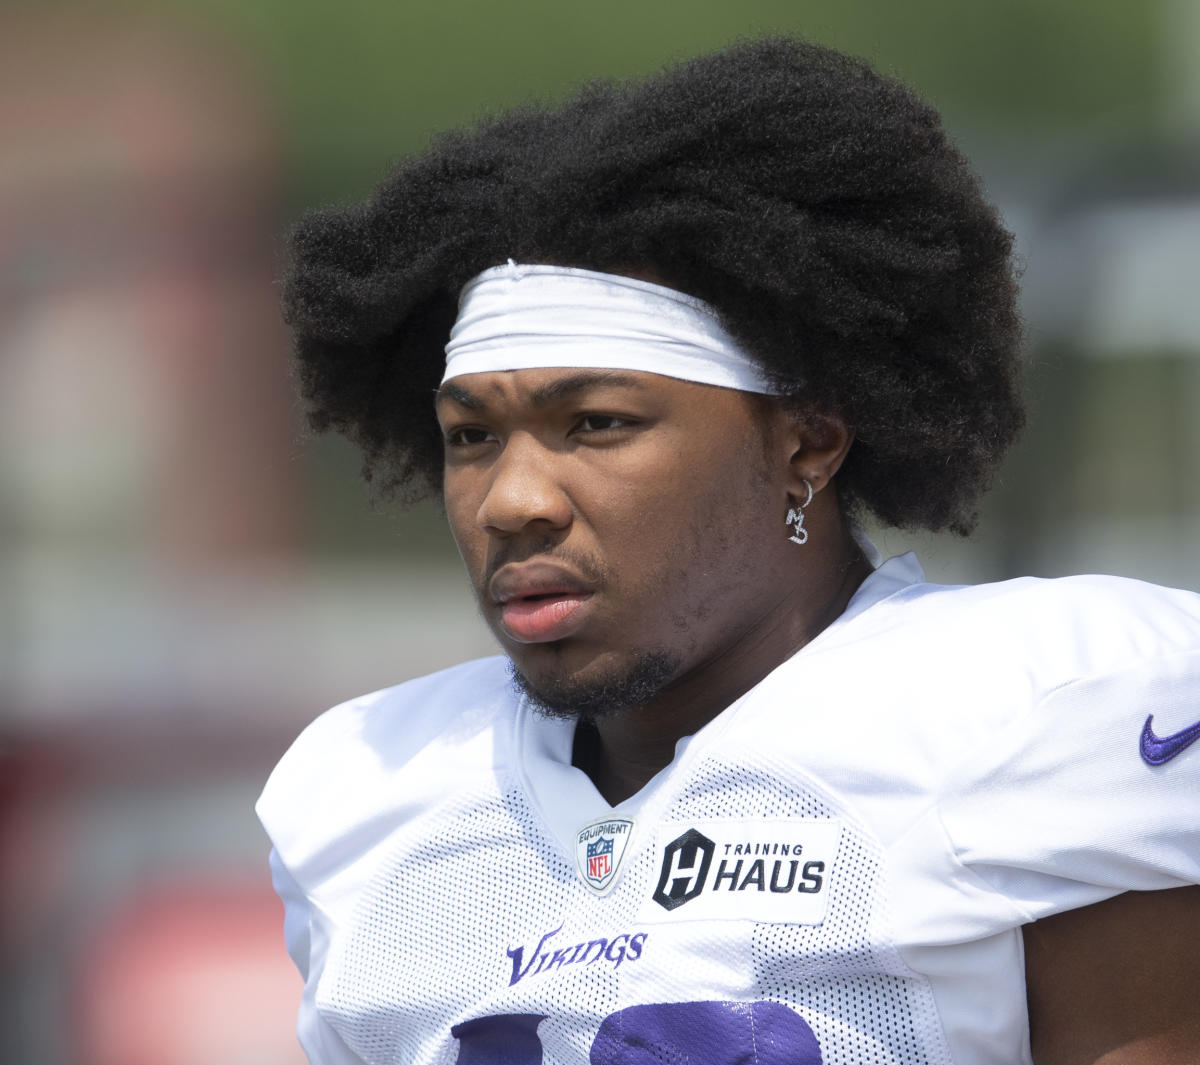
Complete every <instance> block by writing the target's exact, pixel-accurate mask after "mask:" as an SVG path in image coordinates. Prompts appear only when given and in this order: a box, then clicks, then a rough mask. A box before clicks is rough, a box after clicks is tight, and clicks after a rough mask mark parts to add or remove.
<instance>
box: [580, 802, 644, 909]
mask: <svg viewBox="0 0 1200 1065" xmlns="http://www.w3.org/2000/svg"><path fill="white" fill-rule="evenodd" d="M632 835H633V821H631V820H630V819H629V818H628V817H602V818H600V819H599V820H596V821H589V822H588V823H587V824H586V825H584V826H583V827H582V828H580V829H579V831H578V832H576V833H575V870H576V873H577V874H578V876H579V882H580V883H581V884H583V885H584V887H586V888H587V889H588V891H590V892H592V893H593V894H596V895H604V894H607V893H608V892H609V891H611V890H612V888H613V887H614V885H615V884H616V883H617V879H618V877H619V876H620V875H621V860H622V859H623V858H624V857H625V851H626V849H627V848H628V846H629V840H630V838H631V837H632Z"/></svg>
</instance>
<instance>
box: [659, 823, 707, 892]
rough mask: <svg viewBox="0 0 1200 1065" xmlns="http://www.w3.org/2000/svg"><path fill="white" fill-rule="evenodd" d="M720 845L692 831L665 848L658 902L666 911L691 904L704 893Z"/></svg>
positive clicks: (689, 830) (692, 829)
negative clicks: (714, 853)
mask: <svg viewBox="0 0 1200 1065" xmlns="http://www.w3.org/2000/svg"><path fill="white" fill-rule="evenodd" d="M714 850H716V844H715V843H713V841H712V840H711V839H709V838H708V837H707V836H702V835H700V833H699V832H697V831H696V830H695V829H694V828H689V829H688V830H687V831H686V832H685V833H684V834H683V835H682V836H680V837H679V838H678V839H673V840H672V841H671V842H670V843H668V844H667V845H666V847H664V848H663V864H662V873H661V875H660V876H659V878H658V889H657V890H656V891H655V892H654V901H655V902H657V903H658V904H659V905H660V906H661V907H662V908H663V909H664V910H673V909H675V907H676V906H682V905H683V904H684V903H685V902H690V901H691V900H692V899H694V898H695V897H696V896H697V895H699V894H700V892H701V891H703V890H704V881H705V880H706V879H707V878H708V867H709V866H710V865H711V864H712V856H713V851H714Z"/></svg>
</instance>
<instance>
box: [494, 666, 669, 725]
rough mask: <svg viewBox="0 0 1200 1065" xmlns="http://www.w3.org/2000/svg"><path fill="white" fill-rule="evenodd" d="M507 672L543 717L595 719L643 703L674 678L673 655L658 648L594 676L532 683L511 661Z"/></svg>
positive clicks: (553, 678) (550, 679)
mask: <svg viewBox="0 0 1200 1065" xmlns="http://www.w3.org/2000/svg"><path fill="white" fill-rule="evenodd" d="M508 665H509V673H510V675H511V677H512V682H513V685H514V686H515V687H516V689H517V691H518V692H519V693H520V694H521V695H523V696H525V698H526V699H528V700H529V703H530V705H531V706H532V707H533V709H534V710H536V711H537V712H538V713H539V714H542V715H543V716H545V717H552V718H560V719H561V718H566V719H569V720H579V721H598V720H599V719H601V718H604V717H609V716H611V715H613V714H619V713H622V712H624V711H626V710H632V709H634V708H635V707H638V706H643V705H644V704H646V703H648V702H650V700H651V699H653V698H654V697H655V696H657V695H658V694H659V693H660V692H661V691H662V690H663V689H664V688H665V687H666V686H667V685H668V684H670V683H671V681H672V680H673V679H674V678H675V675H676V671H677V670H678V668H679V661H678V657H677V656H672V655H669V654H667V653H665V652H662V651H657V652H650V653H647V654H642V655H639V656H638V658H637V660H636V661H635V662H634V663H633V665H631V666H630V667H629V668H628V669H627V670H626V671H625V672H624V673H622V674H619V675H611V676H607V677H601V678H599V679H595V680H588V681H582V680H575V679H574V678H572V677H569V676H566V677H551V678H549V679H548V680H542V681H539V682H538V683H537V684H536V685H535V684H534V682H533V681H531V680H530V679H529V678H528V677H526V676H525V674H523V673H522V672H521V671H520V670H519V669H518V668H517V667H516V664H515V663H514V662H512V661H511V660H510V661H509V664H508Z"/></svg>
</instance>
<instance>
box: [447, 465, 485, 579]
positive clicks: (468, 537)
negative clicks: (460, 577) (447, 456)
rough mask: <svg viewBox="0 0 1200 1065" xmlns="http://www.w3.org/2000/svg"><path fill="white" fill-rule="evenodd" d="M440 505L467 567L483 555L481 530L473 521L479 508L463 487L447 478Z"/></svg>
mask: <svg viewBox="0 0 1200 1065" xmlns="http://www.w3.org/2000/svg"><path fill="white" fill-rule="evenodd" d="M442 505H443V506H444V507H445V509H446V523H447V524H448V525H449V526H450V534H451V535H452V536H453V537H454V542H455V543H456V544H458V553H459V554H460V555H462V558H463V561H464V562H466V563H467V565H468V567H469V568H470V567H471V564H472V562H473V561H474V560H476V559H478V558H479V557H480V556H481V555H482V553H483V546H482V541H483V540H484V534H483V530H481V529H480V528H479V526H478V523H477V522H476V520H475V516H476V514H478V512H479V506H478V504H477V503H475V502H473V501H472V499H471V498H470V496H469V494H468V493H467V492H466V491H465V486H463V485H462V484H461V483H455V481H454V480H452V479H451V478H450V477H449V476H447V478H446V481H445V488H444V491H443V495H442Z"/></svg>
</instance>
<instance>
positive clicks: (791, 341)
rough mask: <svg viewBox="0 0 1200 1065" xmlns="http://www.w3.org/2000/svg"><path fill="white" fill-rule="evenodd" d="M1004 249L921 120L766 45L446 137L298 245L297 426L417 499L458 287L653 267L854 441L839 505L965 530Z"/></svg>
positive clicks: (973, 185)
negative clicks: (302, 405)
mask: <svg viewBox="0 0 1200 1065" xmlns="http://www.w3.org/2000/svg"><path fill="white" fill-rule="evenodd" d="M1011 243H1012V241H1011V237H1010V235H1009V234H1008V233H1007V232H1006V230H1005V229H1004V228H1003V226H1002V225H1001V224H1000V221H999V219H998V216H997V213H996V211H995V209H994V208H993V207H992V206H991V205H990V204H989V203H988V202H987V201H986V200H985V199H984V198H983V196H982V193H981V190H980V186H979V182H978V180H977V178H976V177H975V175H974V174H973V173H972V171H971V170H970V168H969V167H968V165H967V163H966V161H965V160H964V158H963V157H962V155H961V154H960V153H959V152H958V150H957V149H956V148H955V147H954V146H953V145H952V144H951V143H950V142H949V140H948V139H947V137H946V134H945V132H944V130H943V129H942V126H941V122H940V119H939V117H938V115H937V113H936V112H935V111H934V110H933V109H932V108H931V107H929V106H928V105H927V104H925V103H924V102H923V101H921V100H920V99H918V98H917V97H916V96H915V95H914V94H913V93H912V92H911V91H910V90H908V89H907V88H905V87H904V86H902V85H900V84H899V83H897V82H895V81H893V80H891V79H889V78H886V77H883V76H881V75H880V74H878V73H876V72H875V71H874V70H872V69H871V68H870V67H869V66H868V65H867V64H866V63H864V62H862V61H860V60H857V59H853V58H850V57H848V56H845V55H842V54H840V53H838V52H835V51H832V50H830V49H827V48H823V47H820V46H817V45H814V44H810V43H805V42H802V41H797V40H793V39H788V38H768V39H763V40H755V41H749V42H743V43H739V44H736V45H734V46H732V47H730V48H728V49H726V50H723V51H720V52H717V53H714V54H712V55H708V56H703V57H700V58H697V59H693V60H690V61H688V62H686V63H683V64H681V65H679V66H677V67H674V68H671V69H668V70H666V71H665V72H663V73H661V74H658V75H657V76H654V77H651V78H648V79H645V80H641V81H632V82H628V83H620V84H609V83H602V84H593V85H589V86H588V87H586V88H585V89H583V90H582V91H581V92H579V93H578V94H577V95H576V96H574V97H573V98H571V99H570V100H568V101H567V102H565V103H563V104H560V105H557V106H553V107H541V106H530V107H526V108H521V109H517V110H514V111H510V112H507V113H504V114H501V115H500V116H498V117H493V118H490V119H488V120H486V121H484V122H483V123H481V124H480V125H478V126H477V127H475V128H472V129H469V130H467V131H459V132H453V133H449V134H445V135H442V136H440V137H438V138H437V139H436V140H435V141H434V143H433V144H432V145H431V147H430V148H429V149H428V150H427V151H426V152H424V153H423V154H421V155H419V156H416V157H414V158H411V159H409V160H407V161H405V162H403V163H402V164H401V165H400V166H399V167H398V168H397V169H396V170H395V172H394V173H393V174H392V175H391V176H390V177H389V178H388V179H387V180H386V181H384V183H383V184H382V185H381V186H380V187H379V188H378V190H377V191H376V192H375V194H374V196H373V197H372V198H371V199H369V200H368V201H366V202H365V203H362V204H357V205H353V206H349V207H340V208H331V209H327V210H323V211H318V212H314V213H312V214H311V215H309V216H308V217H307V218H306V219H305V220H304V221H302V222H301V224H300V225H299V226H298V227H297V228H296V229H295V230H294V232H293V235H292V238H291V265H290V269H289V273H288V276H287V279H286V286H285V315H286V318H287V320H288V322H289V323H290V324H291V326H292V327H293V329H294V331H295V337H296V350H297V355H298V360H299V379H300V384H301V390H302V392H303V394H304V397H305V399H306V401H307V403H308V404H309V412H310V413H309V416H310V421H311V424H312V425H313V427H314V428H316V429H318V430H325V429H336V430H339V431H341V432H343V433H345V434H347V435H348V436H349V437H350V438H351V439H353V440H354V441H356V442H357V443H358V444H359V445H360V446H361V447H362V449H363V451H364V453H365V457H366V466H365V471H366V474H367V476H368V477H371V476H372V475H374V476H375V478H376V481H377V483H381V484H382V485H383V486H384V487H385V488H387V489H390V490H393V491H399V492H400V493H401V494H403V495H405V496H406V497H408V498H414V497H418V496H420V495H423V494H426V493H428V492H435V493H436V492H438V491H440V484H441V469H442V454H441V449H442V445H441V438H440V435H439V432H438V428H437V423H436V421H435V419H434V416H433V404H432V394H433V392H434V390H435V389H436V388H437V385H438V382H439V380H440V377H441V372H442V364H443V346H444V344H445V342H446V339H447V337H448V335H449V331H450V327H451V324H452V323H453V321H454V316H455V310H456V302H457V295H458V291H459V289H460V288H461V287H462V285H463V284H464V283H465V282H466V281H467V280H469V279H470V278H471V277H473V276H474V275H475V274H477V273H479V272H480V271H481V270H484V269H486V268H488V267H490V266H496V265H499V264H501V263H503V262H505V261H506V260H507V259H509V258H513V259H515V260H517V261H518V262H525V263H555V264H559V265H569V266H580V267H587V268H591V269H596V270H607V271H611V272H615V273H620V272H622V271H623V270H624V271H629V272H633V271H651V272H652V273H653V274H654V275H655V276H657V277H659V278H661V279H663V280H665V281H666V283H668V284H670V285H672V286H674V287H676V288H678V289H680V290H682V291H684V292H687V293H690V294H691V295H693V296H698V297H700V298H701V299H704V300H706V301H708V302H709V303H711V304H712V305H713V306H714V307H715V308H716V309H717V311H718V312H719V314H720V315H721V317H722V320H723V322H724V324H725V326H726V328H727V329H728V330H729V331H730V332H731V333H732V334H733V335H734V336H735V337H737V338H738V339H739V340H740V342H741V343H742V344H743V345H744V346H745V349H746V350H747V351H748V352H749V353H750V355H751V356H752V357H753V358H755V359H756V360H757V361H758V362H759V363H761V365H762V366H763V367H764V368H765V370H766V372H767V373H768V375H769V376H770V378H771V379H772V381H773V382H774V383H775V385H776V386H777V387H778V388H779V389H780V390H781V391H782V392H783V393H784V394H785V395H787V396H788V397H791V398H792V400H793V401H794V402H795V403H796V404H797V405H798V406H800V407H801V408H807V409H811V410H817V411H822V412H826V413H835V414H837V415H839V416H841V417H843V418H845V419H846V420H847V422H848V423H849V424H850V425H851V426H852V427H853V428H854V430H855V433H856V437H855V442H854V445H853V447H852V448H851V450H850V453H849V455H848V456H847V459H846V462H845V464H844V465H843V467H842V469H841V471H840V472H839V474H838V477H837V486H838V490H839V493H840V495H841V498H842V499H843V500H844V501H845V502H846V503H847V504H848V505H849V506H851V507H855V508H865V509H866V510H868V511H870V512H872V513H873V514H874V515H875V516H876V517H877V518H878V519H879V520H881V521H882V522H884V523H886V524H892V525H901V526H907V527H925V528H929V529H943V528H950V529H953V530H955V531H957V532H960V533H965V532H967V531H969V529H970V527H971V526H972V524H973V522H974V517H975V515H974V507H975V502H976V500H977V498H978V496H979V494H980V493H981V491H982V490H983V489H984V488H985V487H986V483H987V480H988V478H989V476H990V475H991V473H992V472H993V471H994V469H995V467H996V465H997V463H998V462H999V460H1000V458H1001V456H1002V455H1003V453H1004V451H1005V449H1006V448H1007V447H1008V445H1009V444H1010V443H1011V442H1012V441H1013V439H1014V438H1015V436H1016V435H1017V433H1018V431H1019V429H1020V427H1021V424H1022V422H1023V414H1022V407H1021V401H1020V387H1019V376H1020V364H1021V358H1020V332H1021V330H1020V321H1019V317H1018V314H1017V310H1016V283H1015V280H1014V275H1013V268H1012V263H1011Z"/></svg>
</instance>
